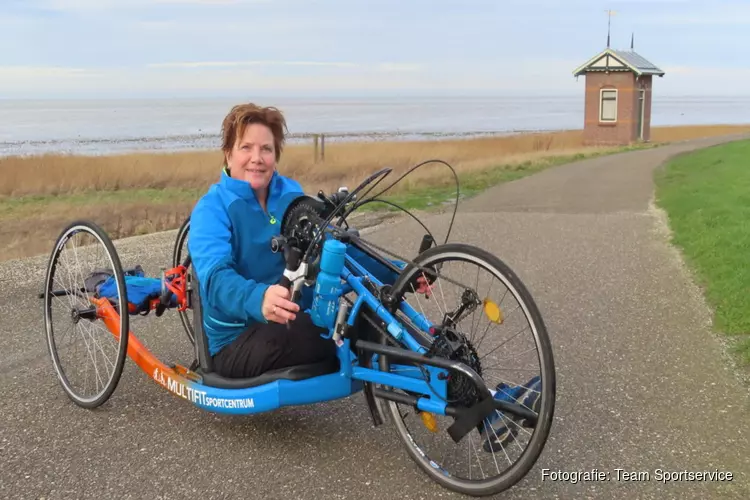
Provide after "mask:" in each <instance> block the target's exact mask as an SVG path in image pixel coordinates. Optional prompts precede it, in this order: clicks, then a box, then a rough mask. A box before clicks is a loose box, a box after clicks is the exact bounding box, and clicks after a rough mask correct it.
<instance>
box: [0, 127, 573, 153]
mask: <svg viewBox="0 0 750 500" xmlns="http://www.w3.org/2000/svg"><path fill="white" fill-rule="evenodd" d="M575 131H579V132H580V131H582V130H578V129H528V130H520V129H519V130H515V129H514V130H505V131H503V130H476V131H464V132H441V131H427V130H425V131H399V130H390V131H357V132H336V131H333V132H319V133H312V132H300V133H290V134H288V135H287V136H286V145H287V147H289V146H309V145H311V144H312V143H313V141H314V139H315V137H316V136H318V137H323V138H324V140H325V143H326V144H344V143H348V144H352V143H363V144H368V143H383V142H396V143H403V142H435V141H445V140H470V139H481V138H498V137H513V136H519V135H529V134H555V133H562V132H575ZM220 144H221V137H220V135H219V134H206V133H197V134H176V135H168V136H160V137H146V136H144V137H122V138H97V137H92V138H86V139H80V140H79V139H73V138H69V139H50V140H28V141H4V142H3V141H0V158H33V157H40V156H42V157H43V156H48V155H50V154H58V155H59V154H64V155H68V156H91V157H106V156H118V155H127V154H152V153H153V154H170V153H190V152H196V153H202V152H208V151H216V150H218V149H219V147H220ZM100 145H105V148H104V149H102V148H101V146H100ZM27 150H28V151H27ZM61 150H62V152H61Z"/></svg>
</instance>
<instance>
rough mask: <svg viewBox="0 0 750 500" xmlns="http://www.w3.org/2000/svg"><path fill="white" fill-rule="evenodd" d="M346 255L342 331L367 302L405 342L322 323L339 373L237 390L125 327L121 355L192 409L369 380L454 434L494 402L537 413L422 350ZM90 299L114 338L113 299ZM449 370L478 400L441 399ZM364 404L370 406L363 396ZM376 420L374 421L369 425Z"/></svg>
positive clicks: (331, 392) (236, 406) (284, 397)
mask: <svg viewBox="0 0 750 500" xmlns="http://www.w3.org/2000/svg"><path fill="white" fill-rule="evenodd" d="M345 262H346V265H345V266H344V269H343V271H342V272H341V278H342V279H343V281H344V285H343V292H342V294H341V296H342V297H343V296H344V295H346V294H348V293H350V292H355V293H356V300H355V301H354V302H353V304H352V307H351V309H350V310H349V311H348V313H347V316H346V328H345V330H346V331H349V330H348V329H350V328H353V327H354V325H355V322H356V320H357V318H358V315H359V313H360V311H361V308H362V306H363V305H367V306H368V307H369V308H370V309H371V310H372V311H373V312H374V314H375V315H376V317H377V318H378V319H379V320H380V321H382V322H383V323H384V324H385V325H386V327H385V330H386V331H387V332H388V333H389V334H390V335H391V336H392V338H393V339H394V340H395V341H397V342H400V343H402V344H403V345H405V346H406V348H400V347H394V346H389V345H385V344H382V343H376V342H372V341H370V340H364V339H358V338H355V339H352V338H351V337H350V336H349V335H347V334H344V335H343V336H340V333H341V329H342V326H343V325H341V324H335V325H334V326H333V327H332V328H330V329H329V332H328V335H327V338H329V339H331V341H335V342H336V345H337V355H338V358H339V361H340V369H339V371H338V372H334V373H330V374H325V375H319V376H314V377H311V378H307V379H302V380H284V379H277V380H273V381H269V382H266V383H263V384H261V385H256V386H254V387H247V388H236V389H227V388H219V387H214V386H209V385H206V384H204V383H203V382H202V377H201V375H200V374H198V373H195V372H193V371H191V370H190V369H188V368H186V367H184V366H182V365H179V364H173V365H171V366H170V365H167V364H165V363H164V362H162V361H161V360H160V359H159V358H157V357H156V356H155V355H154V354H153V353H152V352H151V351H150V350H149V349H148V348H147V347H146V346H145V345H144V344H143V343H142V342H141V341H140V340H139V339H138V338H137V337H136V336H135V335H134V334H133V333H132V331H131V332H128V348H127V354H128V356H129V357H130V358H131V359H132V360H133V361H134V362H135V363H136V364H137V365H138V366H139V367H140V368H141V369H142V370H143V371H144V372H145V373H146V374H148V375H149V376H150V377H151V378H152V379H153V380H154V381H155V382H156V383H158V384H159V385H161V386H162V387H164V388H165V389H167V390H168V391H169V392H171V393H172V394H174V395H176V396H178V397H181V398H183V399H185V400H187V401H189V402H191V403H193V404H194V405H195V406H197V407H199V408H202V409H204V410H209V411H212V412H217V413H225V414H235V415H248V414H255V413H261V412H264V411H270V410H275V409H278V408H280V407H283V406H293V405H301V404H311V403H318V402H323V401H328V400H333V399H339V398H343V397H346V396H349V395H351V394H354V393H356V392H359V391H360V390H362V389H363V388H364V387H365V385H366V384H368V383H369V384H376V385H379V386H383V387H376V388H374V389H373V390H372V395H374V396H375V397H377V398H381V399H386V400H391V401H395V402H399V403H405V404H410V405H413V406H414V407H416V408H417V409H418V410H421V411H426V412H430V413H434V414H439V415H447V416H451V417H455V418H456V422H454V424H453V426H451V427H450V428H449V429H448V432H449V434H450V435H451V437H452V438H453V439H454V440H455V441H459V440H460V439H461V437H463V436H464V435H465V434H466V433H467V432H469V431H471V430H472V429H473V428H474V427H476V426H477V425H480V423H481V421H482V419H483V418H485V417H486V416H487V415H489V414H490V413H491V412H492V411H494V410H496V409H497V410H502V411H505V412H508V413H511V414H516V415H519V416H523V417H525V418H527V419H529V420H531V421H532V422H535V421H536V415H535V414H534V413H533V412H531V411H529V410H527V409H525V408H523V407H522V406H520V405H518V404H512V403H508V402H503V401H498V400H495V399H493V398H492V395H491V393H490V392H489V390H488V389H487V387H486V386H485V385H484V384H483V383H482V380H481V378H480V377H479V375H478V374H477V373H476V372H475V371H474V370H472V369H471V368H470V367H469V366H467V365H466V364H464V363H461V362H458V361H452V360H449V359H446V358H444V357H438V356H428V355H427V349H426V348H425V347H424V346H422V345H421V344H420V342H419V341H418V340H417V339H415V338H414V337H413V336H412V335H411V333H410V332H409V331H408V329H407V328H406V327H405V325H404V324H403V323H402V322H401V321H400V320H399V319H397V318H396V317H395V316H394V315H393V314H391V312H390V311H389V310H388V308H387V307H386V306H385V305H384V304H383V303H382V301H381V300H380V299H379V298H378V297H377V296H376V295H375V294H373V293H372V292H371V291H370V289H369V288H368V285H367V284H366V283H365V282H366V281H369V282H371V283H372V285H374V287H375V289H376V290H378V289H379V287H381V286H382V285H383V283H381V282H380V281H378V280H377V278H375V277H374V276H372V275H370V273H368V271H367V269H365V268H364V267H363V266H361V265H360V264H359V263H358V262H356V261H355V260H354V259H353V258H351V257H350V256H349V255H346V261H345ZM167 276H171V277H172V280H171V282H167V283H165V284H166V286H167V288H168V289H169V290H170V291H172V292H173V293H175V294H176V296H177V308H178V310H180V311H184V310H185V309H186V308H187V302H188V295H187V292H186V287H187V280H186V276H187V270H186V266H184V265H181V266H177V267H175V268H173V269H171V270H168V271H167V272H165V280H166V277H167ZM163 297H164V294H162V298H156V299H152V300H151V301H150V303H149V308H150V309H151V310H156V311H157V313H158V311H160V310H161V311H163V309H164V307H165V306H164V303H165V300H164V298H163ZM92 301H93V302H94V305H95V307H96V316H97V317H98V318H100V319H102V320H103V321H104V323H105V325H106V326H107V328H108V329H109V330H110V332H111V333H112V334H113V335H114V336H115V337H116V338H118V339H119V333H120V332H119V325H120V318H119V313H118V311H117V310H116V308H115V306H114V305H113V304H112V303H110V301H109V300H108V299H106V298H99V299H92ZM173 307H174V306H173ZM398 308H399V310H400V311H401V312H402V313H403V314H404V315H405V316H406V317H407V318H408V319H409V321H411V322H412V323H413V324H414V326H415V327H417V328H419V329H420V330H422V331H424V332H430V331H432V330H431V328H432V326H433V325H432V324H431V323H430V322H429V321H428V320H427V319H426V318H424V316H422V315H421V314H420V313H418V312H417V311H415V310H414V309H413V308H412V307H411V306H410V305H409V304H407V303H406V302H405V301H400V302H399V304H398ZM129 313H132V311H129ZM338 316H339V315H337V317H338ZM357 351H359V352H360V353H364V352H367V353H370V355H371V356H372V357H371V358H370V360H369V361H373V360H375V361H377V359H378V357H379V356H385V357H386V358H387V359H388V361H389V363H390V362H391V361H394V362H396V363H397V362H398V361H406V362H408V363H410V364H404V365H400V364H391V365H390V366H389V369H388V371H383V370H381V369H380V365H379V364H378V363H377V362H375V363H373V364H372V365H371V364H370V363H369V362H368V363H367V364H363V363H362V362H361V361H362V360H361V359H359V358H358V356H357V355H356V354H355V352H357ZM370 366H375V367H377V368H372V367H370ZM451 372H455V373H462V374H463V375H464V376H466V377H468V378H469V379H471V380H472V381H473V382H474V383H475V385H476V386H477V388H478V389H479V394H480V398H481V400H480V401H479V402H478V403H477V404H475V405H474V406H472V407H469V408H467V407H465V406H457V405H451V404H449V403H448V401H447V399H448V382H447V381H448V380H449V378H450V373H451ZM394 389H400V390H402V391H405V392H407V393H408V394H402V393H398V392H395V391H394ZM368 404H370V405H371V410H373V412H374V409H373V408H372V402H371V401H370V400H368ZM373 415H374V413H373ZM374 418H375V417H374ZM378 423H379V422H377V420H376V424H378Z"/></svg>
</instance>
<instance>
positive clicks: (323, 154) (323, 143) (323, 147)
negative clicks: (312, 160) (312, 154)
mask: <svg viewBox="0 0 750 500" xmlns="http://www.w3.org/2000/svg"><path fill="white" fill-rule="evenodd" d="M320 161H326V135H325V134H320Z"/></svg>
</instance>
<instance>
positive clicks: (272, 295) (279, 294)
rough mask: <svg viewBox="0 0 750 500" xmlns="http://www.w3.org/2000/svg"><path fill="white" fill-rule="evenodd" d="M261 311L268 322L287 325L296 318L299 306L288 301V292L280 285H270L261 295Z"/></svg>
mask: <svg viewBox="0 0 750 500" xmlns="http://www.w3.org/2000/svg"><path fill="white" fill-rule="evenodd" d="M261 311H262V312H263V317H264V318H266V320H268V321H274V322H276V323H287V322H289V321H294V319H295V318H296V317H297V314H296V313H298V312H299V306H298V305H297V304H295V303H294V302H292V301H290V300H289V290H287V289H286V288H284V287H283V286H280V285H271V286H269V287H268V288H267V289H266V293H265V294H264V295H263V305H262V306H261Z"/></svg>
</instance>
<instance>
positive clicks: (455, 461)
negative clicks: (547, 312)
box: [381, 244, 556, 496]
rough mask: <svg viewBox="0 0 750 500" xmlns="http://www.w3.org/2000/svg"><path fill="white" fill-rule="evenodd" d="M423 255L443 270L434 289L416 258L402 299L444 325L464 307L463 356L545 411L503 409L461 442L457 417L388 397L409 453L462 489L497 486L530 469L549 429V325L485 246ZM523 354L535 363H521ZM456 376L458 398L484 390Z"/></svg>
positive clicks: (452, 395) (459, 328)
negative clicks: (423, 285)
mask: <svg viewBox="0 0 750 500" xmlns="http://www.w3.org/2000/svg"><path fill="white" fill-rule="evenodd" d="M415 262H416V264H418V265H419V266H422V267H428V268H430V269H435V270H436V271H437V272H438V273H439V275H440V276H439V277H438V278H437V279H436V280H435V281H434V282H433V283H432V284H431V290H430V292H429V294H427V295H423V294H418V293H415V292H414V287H413V283H415V280H416V279H417V278H419V277H420V276H425V273H424V272H423V271H421V270H420V269H418V268H417V267H414V266H411V265H409V266H407V267H406V268H405V269H404V271H403V272H402V274H401V275H400V276H399V278H398V280H397V281H396V283H394V286H393V294H394V296H395V297H396V299H397V300H399V301H400V300H401V299H403V300H404V301H407V302H408V303H409V305H410V306H411V307H412V308H413V309H414V310H415V311H416V312H417V313H419V314H420V315H422V316H424V317H425V318H426V319H427V320H428V321H429V322H430V323H432V324H433V325H435V326H437V325H441V324H443V323H444V319H445V318H446V316H454V314H455V313H456V312H459V313H460V314H459V315H458V316H454V317H456V318H457V320H456V322H455V325H454V327H453V331H454V332H456V335H457V336H458V337H459V338H460V339H461V340H460V342H462V343H463V344H462V345H464V346H466V349H464V351H463V352H464V353H465V356H466V357H465V359H463V358H460V360H461V361H463V362H464V363H466V364H467V365H469V366H471V367H472V368H473V369H474V370H475V371H476V372H477V373H478V374H479V375H480V376H481V378H482V379H483V381H484V382H485V385H486V386H487V388H488V389H489V390H490V392H491V393H492V394H493V395H494V396H495V398H498V399H506V400H507V399H511V400H512V402H516V403H520V404H522V405H524V406H527V407H528V408H529V409H530V410H531V411H533V412H534V413H536V414H537V415H538V420H537V423H536V425H535V426H532V425H530V424H529V423H527V422H525V421H523V420H522V419H520V418H519V417H517V416H514V415H510V414H507V413H506V414H503V413H502V412H500V411H495V413H493V414H492V415H491V416H490V417H488V418H486V419H485V421H484V422H483V423H482V424H481V425H480V429H475V430H472V431H471V432H470V433H469V434H467V435H466V436H464V437H463V438H462V440H461V441H459V442H458V443H456V442H454V441H453V440H452V438H450V436H449V435H448V433H447V432H446V430H447V428H448V427H449V426H450V425H451V424H452V423H453V418H452V417H446V416H440V415H433V414H426V415H425V414H424V412H420V411H418V410H416V409H415V408H414V407H413V406H409V405H405V404H403V403H396V402H393V401H384V403H385V405H386V406H387V408H388V411H389V413H390V416H391V418H392V419H393V421H394V423H395V426H396V430H397V432H398V435H399V437H400V438H401V440H402V441H403V442H404V444H405V445H406V448H407V450H408V453H409V455H410V456H411V457H412V459H413V460H414V461H415V462H416V463H417V464H418V465H419V467H420V468H421V469H422V470H423V471H424V472H426V473H427V474H428V475H429V476H430V477H431V478H432V479H434V480H435V481H436V482H438V483H439V484H441V485H443V486H445V487H446V488H448V489H451V490H453V491H457V492H459V493H463V494H468V495H474V496H483V495H492V494H496V493H498V492H500V491H503V490H506V489H508V488H510V487H511V486H513V485H514V484H516V483H517V482H518V481H519V480H521V479H522V478H523V477H524V476H525V475H526V474H527V473H528V472H529V470H530V469H531V467H532V466H533V465H534V463H535V462H536V460H537V459H538V457H539V455H540V454H541V451H542V449H543V448H544V445H545V443H546V441H547V438H548V436H549V433H550V428H551V424H552V418H553V414H554V406H555V390H556V389H555V367H554V361H553V355H552V347H551V344H550V340H549V337H548V335H547V330H546V327H545V325H544V322H543V320H542V317H541V314H540V313H539V310H538V309H537V306H536V304H535V303H534V300H533V299H532V297H531V295H530V293H529V292H528V290H527V289H526V287H525V286H524V285H523V283H522V282H521V281H520V279H519V278H518V277H517V276H516V275H515V273H513V271H512V270H511V269H510V268H509V267H508V266H507V265H506V264H505V263H504V262H502V261H501V260H500V259H498V258H497V257H495V256H494V255H492V254H490V253H488V252H486V251H484V250H481V249H479V248H476V247H473V246H470V245H464V244H446V245H442V246H438V247H434V248H431V249H429V250H427V251H426V252H424V253H422V254H420V256H419V257H418V258H417V259H416V260H415ZM433 278H434V276H433ZM445 278H447V279H448V280H446V279H445ZM449 280H450V281H449ZM457 283H460V284H463V283H467V285H461V286H458V285H457ZM428 296H429V298H428ZM510 301H514V302H515V304H513V303H510ZM396 315H397V317H399V319H400V320H402V321H404V323H405V324H407V326H408V329H409V330H410V331H411V332H412V334H413V335H415V336H416V337H417V339H418V340H419V342H420V343H423V344H424V345H426V346H428V345H430V344H431V343H433V342H435V339H436V338H437V337H434V336H433V334H431V333H429V332H424V331H421V330H419V329H418V328H417V327H416V326H414V325H413V324H411V322H409V320H408V319H407V318H406V316H405V315H404V314H403V313H402V312H400V311H399V312H397V313H396ZM391 340H392V339H391ZM453 340H455V338H454V339H453ZM454 345H455V344H454ZM523 361H526V362H527V364H526V365H522V363H523ZM381 369H382V370H389V369H390V363H389V362H388V359H387V358H386V357H385V356H383V357H382V358H381ZM452 377H453V378H452V379H451V381H450V382H449V385H448V397H449V400H450V401H451V402H454V401H457V400H459V399H460V400H462V401H467V399H466V398H467V397H468V398H469V399H471V397H476V394H477V392H476V389H475V388H474V385H473V384H471V382H470V381H469V379H463V380H462V379H461V376H460V375H459V376H455V375H452ZM467 404H468V403H467Z"/></svg>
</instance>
